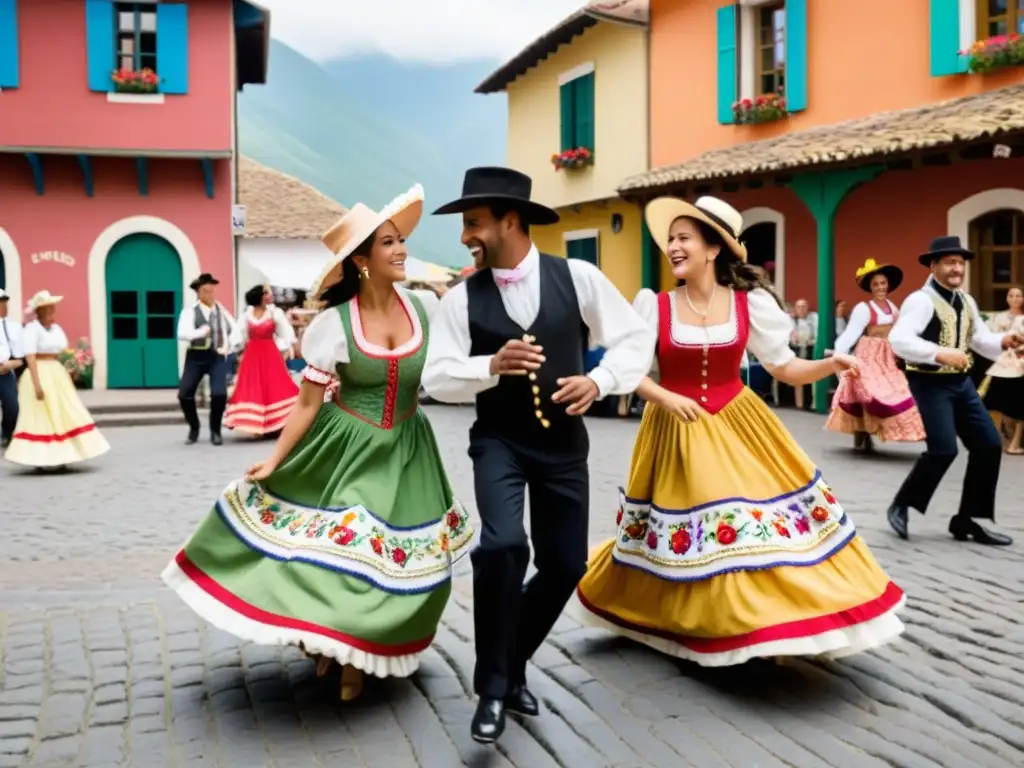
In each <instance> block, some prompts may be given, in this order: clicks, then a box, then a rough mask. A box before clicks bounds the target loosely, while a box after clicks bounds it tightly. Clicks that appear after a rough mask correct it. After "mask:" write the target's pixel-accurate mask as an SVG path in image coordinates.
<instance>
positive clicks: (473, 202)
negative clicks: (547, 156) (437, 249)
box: [434, 167, 558, 226]
mask: <svg viewBox="0 0 1024 768" xmlns="http://www.w3.org/2000/svg"><path fill="white" fill-rule="evenodd" d="M532 190H533V181H532V180H531V179H530V177H529V176H527V175H526V174H525V173H520V172H519V171H516V170H513V169H511V168H498V167H484V168H470V169H469V170H468V171H466V176H465V178H464V179H463V180H462V197H460V198H459V199H458V200H453V201H452V202H450V203H447V204H445V205H442V206H441V207H440V208H438V209H437V210H436V211H434V215H435V216H438V215H442V214H446V213H464V212H466V211H468V210H471V209H473V208H479V207H480V206H482V205H487V204H488V203H491V202H494V203H505V204H506V205H509V206H511V207H512V208H514V209H515V210H516V211H518V212H519V215H520V217H521V218H522V220H523V223H524V224H536V225H538V226H543V225H545V224H555V223H556V222H557V221H558V214H557V213H556V212H555V211H554V210H552V209H551V208H548V207H547V206H546V205H541V204H540V203H535V202H534V201H533V200H531V199H530V192H531V191H532Z"/></svg>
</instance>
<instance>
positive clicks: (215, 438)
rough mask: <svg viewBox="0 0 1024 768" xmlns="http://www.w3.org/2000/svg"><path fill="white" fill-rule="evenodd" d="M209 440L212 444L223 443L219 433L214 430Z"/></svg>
mask: <svg viewBox="0 0 1024 768" xmlns="http://www.w3.org/2000/svg"><path fill="white" fill-rule="evenodd" d="M210 442H211V443H213V444H214V445H222V444H223V443H224V441H223V440H222V439H221V437H220V435H218V434H217V433H216V432H214V433H213V434H212V435H210Z"/></svg>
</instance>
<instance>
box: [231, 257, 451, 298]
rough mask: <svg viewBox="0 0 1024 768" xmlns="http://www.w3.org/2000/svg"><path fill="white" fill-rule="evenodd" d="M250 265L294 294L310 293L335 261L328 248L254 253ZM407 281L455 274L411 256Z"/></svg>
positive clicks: (430, 280)
mask: <svg viewBox="0 0 1024 768" xmlns="http://www.w3.org/2000/svg"><path fill="white" fill-rule="evenodd" d="M246 258H247V260H248V261H249V264H250V265H252V267H253V269H255V270H256V271H258V272H259V273H260V274H262V275H263V277H264V278H265V279H266V281H267V282H268V283H270V285H272V286H273V287H275V288H291V289H292V290H293V291H308V290H309V289H310V288H311V287H312V286H313V283H314V282H315V281H316V279H317V278H318V277H320V273H321V272H323V271H324V269H325V268H326V267H327V264H328V263H329V262H331V261H332V260H333V259H334V256H333V254H331V253H330V252H329V251H328V250H327V249H326V248H325V249H324V250H323V253H322V254H321V253H319V252H318V253H290V254H288V255H287V256H285V255H282V254H280V253H276V254H275V253H253V254H249V255H248V256H247V257H246ZM405 270H406V280H408V281H410V282H420V283H446V282H448V281H449V280H451V278H452V276H453V273H452V271H451V270H450V269H446V268H445V267H439V266H438V265H437V264H431V263H430V262H429V261H420V260H419V259H416V258H413V257H412V256H409V257H408V258H407V259H406V262H405Z"/></svg>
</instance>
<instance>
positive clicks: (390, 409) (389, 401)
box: [380, 360, 398, 429]
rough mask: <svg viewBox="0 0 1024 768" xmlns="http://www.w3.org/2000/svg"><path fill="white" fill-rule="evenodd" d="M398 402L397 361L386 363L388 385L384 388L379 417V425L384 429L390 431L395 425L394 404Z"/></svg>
mask: <svg viewBox="0 0 1024 768" xmlns="http://www.w3.org/2000/svg"><path fill="white" fill-rule="evenodd" d="M397 401H398V361H397V360H389V361H388V383H387V386H386V387H385V388H384V414H383V415H382V416H381V419H380V425H381V427H383V428H384V429H391V427H393V426H394V424H395V403H396V402H397Z"/></svg>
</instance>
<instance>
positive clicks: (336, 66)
mask: <svg viewBox="0 0 1024 768" xmlns="http://www.w3.org/2000/svg"><path fill="white" fill-rule="evenodd" d="M496 66H497V63H496V62H485V61H476V62H468V63H464V64H450V65H439V66H431V65H424V64H405V63H402V62H398V61H395V60H393V59H390V58H388V57H384V56H366V57H358V58H351V59H340V60H336V61H331V62H328V63H326V64H324V65H322V66H321V65H319V64H317V63H316V62H314V61H312V60H310V59H308V58H306V57H305V56H303V55H302V54H300V53H298V52H297V51H295V50H293V49H292V48H290V47H288V46H287V45H285V44H284V43H281V42H280V41H277V40H272V41H271V46H270V70H269V77H268V81H267V84H266V85H265V86H255V87H253V86H250V87H249V88H247V89H246V90H245V91H244V92H243V93H242V94H241V95H240V96H239V99H238V118H239V148H240V150H241V152H242V154H244V155H248V156H249V157H251V158H253V159H254V160H257V161H259V162H261V163H263V164H265V165H268V166H270V167H271V168H276V169H277V170H279V171H283V172H284V173H288V174H290V175H292V176H295V177H296V178H298V179H301V180H302V181H305V182H307V183H308V184H312V185H313V186H314V187H316V188H317V189H319V190H320V191H321V192H323V193H324V194H325V195H327V196H328V197H331V198H333V199H335V200H337V201H338V202H340V203H341V204H342V205H345V206H350V205H352V204H353V203H355V202H357V201H362V202H364V203H366V204H367V205H370V206H372V207H375V208H379V207H380V206H382V205H384V204H386V203H387V202H388V201H390V200H391V199H392V198H393V197H395V195H397V194H399V193H401V192H404V191H405V190H406V189H408V188H409V187H411V186H412V185H413V184H414V183H416V182H419V183H421V184H423V187H424V190H425V192H426V210H425V215H424V216H423V218H422V219H421V222H420V225H419V227H418V228H417V230H416V234H415V235H414V236H413V238H412V240H411V241H410V252H411V254H412V255H414V256H416V257H417V258H420V259H424V260H426V261H433V262H435V263H438V264H445V265H448V266H463V265H465V264H468V263H469V261H470V259H469V256H468V254H467V253H466V252H465V249H464V248H462V246H461V245H460V244H459V232H460V229H461V222H459V220H458V217H451V216H436V217H435V216H430V215H429V212H430V211H432V210H433V209H434V208H436V207H437V206H438V205H441V204H442V203H444V202H447V201H448V200H450V199H453V198H455V197H458V195H459V193H460V191H461V188H462V175H463V172H464V171H465V169H466V168H467V167H469V166H472V165H495V164H496V165H500V164H502V163H504V160H505V136H506V124H507V123H506V118H505V100H504V98H501V97H500V96H490V97H488V96H481V95H478V94H474V93H473V88H475V87H476V85H477V84H479V83H480V81H482V80H483V79H484V77H486V76H487V75H488V74H489V73H490V72H491V71H493V70H494V69H495V68H496Z"/></svg>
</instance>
